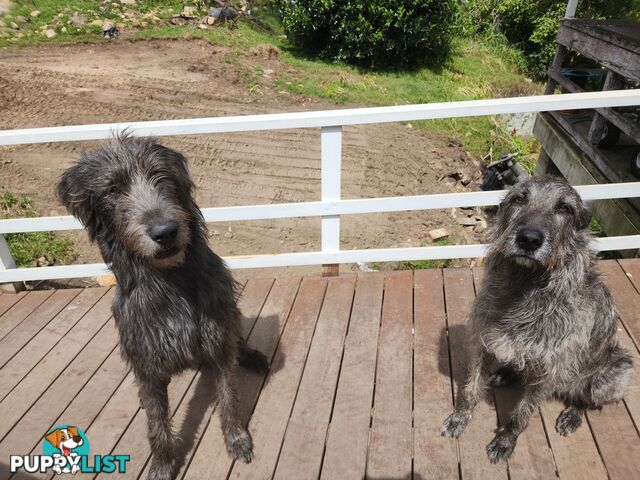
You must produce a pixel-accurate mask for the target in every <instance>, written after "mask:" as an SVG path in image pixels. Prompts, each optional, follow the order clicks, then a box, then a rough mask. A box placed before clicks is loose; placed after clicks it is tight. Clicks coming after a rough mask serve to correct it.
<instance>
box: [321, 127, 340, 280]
mask: <svg viewBox="0 0 640 480" xmlns="http://www.w3.org/2000/svg"><path fill="white" fill-rule="evenodd" d="M320 137H321V166H320V167H321V173H320V176H321V200H322V201H323V202H326V201H332V200H340V178H341V173H342V127H341V126H338V127H323V128H322V130H321V133H320ZM322 251H323V252H325V253H333V252H338V251H340V215H327V216H323V217H322ZM339 273H340V267H339V265H338V264H325V265H322V275H323V276H335V275H338V274H339Z"/></svg>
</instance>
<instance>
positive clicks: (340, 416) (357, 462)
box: [322, 273, 384, 480]
mask: <svg viewBox="0 0 640 480" xmlns="http://www.w3.org/2000/svg"><path fill="white" fill-rule="evenodd" d="M383 289H384V275H383V274H382V273H376V274H364V275H363V274H360V275H359V276H358V281H357V285H356V292H355V298H354V301H353V309H352V312H351V320H350V323H349V330H348V332H347V336H346V339H345V346H344V356H343V360H342V368H341V370H340V379H339V380H338V388H337V391H336V399H335V403H334V407H333V414H332V418H331V424H330V425H329V433H328V437H327V448H326V452H325V456H324V460H323V463H322V478H324V479H335V480H342V479H344V478H363V477H364V475H365V471H366V467H367V450H368V445H369V426H370V422H371V405H372V403H373V386H374V382H375V373H376V352H377V345H378V331H379V328H380V316H381V313H382V293H383ZM347 451H348V452H349V455H345V454H344V452H347Z"/></svg>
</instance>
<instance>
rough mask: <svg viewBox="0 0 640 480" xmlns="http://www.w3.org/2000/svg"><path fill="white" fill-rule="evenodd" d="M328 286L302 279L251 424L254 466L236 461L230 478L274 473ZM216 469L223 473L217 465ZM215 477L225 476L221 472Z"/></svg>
mask: <svg viewBox="0 0 640 480" xmlns="http://www.w3.org/2000/svg"><path fill="white" fill-rule="evenodd" d="M326 286H327V280H326V279H323V278H305V279H304V280H303V281H302V284H301V286H300V291H299V292H298V296H297V297H296V301H295V303H294V305H293V308H292V309H291V314H290V317H289V320H288V321H287V325H286V328H285V330H284V332H283V334H282V339H281V340H280V345H278V350H277V352H276V354H275V357H274V360H273V362H272V366H271V371H270V372H269V375H268V377H267V380H266V382H265V385H264V388H263V390H262V392H261V393H260V397H259V399H258V402H257V404H256V406H255V410H254V412H253V416H252V417H251V421H250V423H249V429H250V431H251V434H252V435H253V439H254V444H255V455H256V458H255V459H254V461H253V463H251V465H245V464H242V463H238V462H235V463H234V464H233V469H232V471H231V476H230V478H250V479H267V478H271V476H272V475H273V472H274V470H275V468H276V464H277V462H278V457H279V455H280V449H281V446H282V441H283V437H284V433H285V431H286V428H287V423H288V421H289V416H290V414H291V411H292V408H293V404H294V402H295V398H296V394H297V392H298V386H299V384H300V379H301V377H302V372H303V370H304V365H305V361H306V359H307V354H308V351H309V347H310V345H311V340H312V338H313V334H314V331H315V328H316V324H317V320H318V316H319V315H320V310H321V308H322V303H323V300H324V296H325V289H326ZM217 451H218V450H216V452H217ZM215 471H216V472H219V473H224V471H220V469H218V468H216V469H215ZM189 473H191V469H189ZM215 477H217V478H222V475H216V476H215ZM190 478H197V477H193V476H190ZM212 478H213V477H212Z"/></svg>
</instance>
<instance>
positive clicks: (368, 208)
mask: <svg viewBox="0 0 640 480" xmlns="http://www.w3.org/2000/svg"><path fill="white" fill-rule="evenodd" d="M632 105H640V89H638V90H621V91H607V92H588V93H574V94H564V95H548V96H532V97H518V98H504V99H491V100H473V101H465V102H449V103H433V104H424V105H405V106H394V107H378V108H359V109H345V110H330V111H317V112H299V113H283V114H272V115H249V116H238V117H220V118H198V119H185V120H167V121H151V122H133V123H112V124H99V125H78V126H67V127H51V128H33V129H23V130H7V131H0V146H1V145H18V144H27V143H44V142H66V141H85V140H100V139H106V138H109V137H110V136H112V135H114V133H117V132H121V131H123V130H125V129H126V130H127V131H129V132H130V133H131V134H132V135H135V136H150V135H152V136H156V137H159V136H167V135H194V134H205V133H225V132H242V131H250V130H276V129H293V128H320V129H321V134H320V136H321V146H322V148H321V184H322V188H321V198H320V201H318V202H305V203H286V204H273V205H251V206H239V207H221V208H205V209H203V214H204V217H205V220H206V221H207V222H223V221H225V222H226V221H244V220H264V219H276V218H290V217H322V249H321V251H316V252H300V253H284V254H274V255H247V256H236V257H226V258H225V261H226V262H227V264H228V265H229V267H231V268H260V267H283V266H295V265H321V264H339V263H354V262H374V261H376V262H384V261H400V260H422V259H444V258H473V257H479V256H482V255H484V253H485V251H486V245H480V244H474V245H453V246H442V247H414V248H388V249H371V250H366V249H365V250H341V249H340V216H341V215H350V214H364V213H374V212H397V211H415V210H429V209H442V208H452V207H464V206H467V207H471V206H482V205H496V204H498V203H499V202H500V200H501V199H502V196H503V195H504V192H499V191H498V192H472V193H453V194H438V195H417V196H407V197H391V198H371V199H357V200H341V198H340V177H341V156H342V155H341V147H342V126H344V125H360V124H369V123H384V122H398V121H413V120H426V119H436V118H455V117H469V116H480V115H496V114H505V113H521V112H543V111H555V110H575V109H582V108H604V107H622V106H632ZM550 153H551V154H552V155H553V152H550ZM52 188H53V186H52ZM577 190H578V191H579V192H580V194H581V195H582V197H583V198H584V199H585V200H597V199H605V198H609V199H610V198H630V197H639V196H640V182H630V183H620V184H608V185H588V186H579V187H577ZM81 228H82V225H81V224H80V223H78V221H76V220H75V219H74V218H72V217H69V216H60V217H41V218H19V219H6V220H0V284H2V283H8V282H19V281H30V280H45V279H59V278H75V277H90V276H96V275H103V274H105V273H108V267H107V266H106V265H104V264H89V265H66V266H54V267H38V268H13V265H12V259H11V257H10V254H9V251H8V249H7V248H6V243H5V242H4V239H3V237H2V234H6V233H15V232H34V231H59V230H77V229H81ZM594 243H595V247H596V248H597V249H599V250H621V249H632V248H640V235H628V236H622V237H607V238H601V239H595V240H594Z"/></svg>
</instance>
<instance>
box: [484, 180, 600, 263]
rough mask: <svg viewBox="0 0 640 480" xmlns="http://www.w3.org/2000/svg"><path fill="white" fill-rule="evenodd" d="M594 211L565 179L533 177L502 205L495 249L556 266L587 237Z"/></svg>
mask: <svg viewBox="0 0 640 480" xmlns="http://www.w3.org/2000/svg"><path fill="white" fill-rule="evenodd" d="M590 220H591V214H590V213H589V211H588V210H587V209H586V208H585V206H584V203H583V202H582V199H581V198H580V196H579V195H578V193H577V192H576V191H575V190H574V189H573V188H572V187H571V186H570V185H569V184H568V183H567V182H565V181H564V180H562V179H558V178H555V177H549V176H546V177H532V178H530V179H528V180H526V181H524V182H521V183H519V184H517V185H516V186H514V187H513V189H511V190H510V191H509V193H508V194H507V195H506V196H505V198H504V200H503V201H502V203H501V204H500V207H499V208H498V213H497V215H496V218H495V219H494V224H493V228H492V231H491V240H492V250H493V252H495V253H497V254H499V255H502V256H503V257H505V258H508V259H510V260H512V261H514V262H516V263H517V264H519V265H522V266H524V267H530V268H542V269H552V268H554V266H555V265H557V264H558V262H559V261H560V259H561V258H566V257H565V255H570V254H571V252H572V250H573V249H574V248H575V246H576V242H577V241H578V240H582V239H584V235H585V229H586V227H587V226H588V225H589V221H590Z"/></svg>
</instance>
